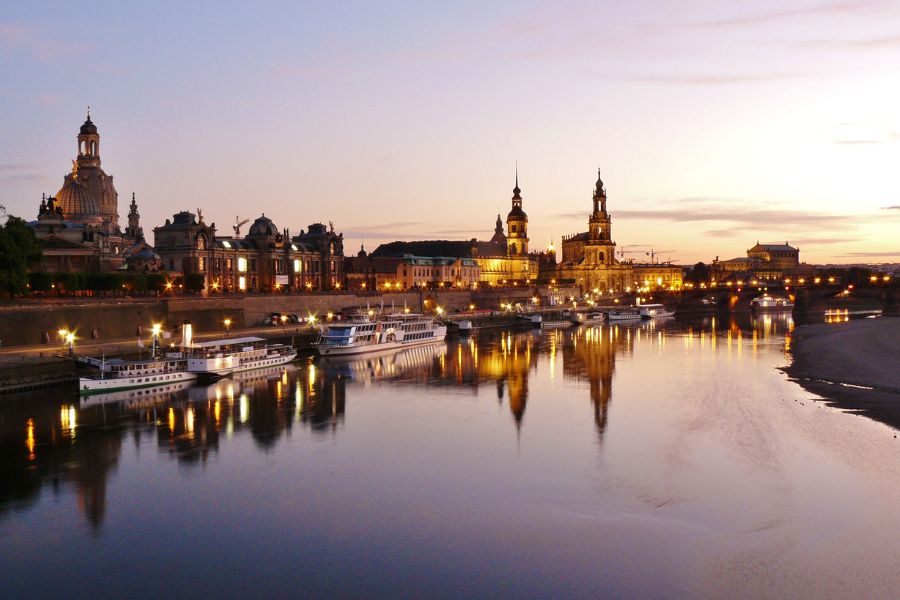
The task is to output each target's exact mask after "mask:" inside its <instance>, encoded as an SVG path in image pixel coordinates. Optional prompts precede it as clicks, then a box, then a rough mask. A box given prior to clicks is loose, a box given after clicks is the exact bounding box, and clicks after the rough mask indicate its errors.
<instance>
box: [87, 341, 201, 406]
mask: <svg viewBox="0 0 900 600" xmlns="http://www.w3.org/2000/svg"><path fill="white" fill-rule="evenodd" d="M79 362H83V363H86V364H90V365H91V366H94V367H97V368H98V369H99V371H100V373H99V375H97V376H94V377H80V378H79V379H78V390H79V391H80V392H81V394H82V395H84V396H88V395H91V394H102V393H105V392H115V391H119V390H127V389H134V388H149V387H156V386H160V385H171V384H174V383H182V382H188V381H193V380H194V379H197V374H196V373H191V372H190V371H189V370H188V369H187V360H186V359H185V358H184V356H183V355H182V354H181V353H180V352H178V353H170V354H167V355H166V356H164V357H161V358H155V359H154V358H151V359H147V360H123V359H121V358H114V359H111V360H105V359H88V358H82V359H79Z"/></svg>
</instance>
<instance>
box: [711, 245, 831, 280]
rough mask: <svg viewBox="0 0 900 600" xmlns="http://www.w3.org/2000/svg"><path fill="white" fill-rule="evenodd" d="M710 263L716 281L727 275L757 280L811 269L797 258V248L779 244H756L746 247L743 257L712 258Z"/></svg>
mask: <svg viewBox="0 0 900 600" xmlns="http://www.w3.org/2000/svg"><path fill="white" fill-rule="evenodd" d="M710 267H711V271H712V274H713V277H714V278H715V279H716V280H717V281H721V280H726V279H729V278H732V279H740V278H747V279H749V278H751V277H752V278H754V279H761V280H772V279H783V278H784V277H788V276H793V275H804V274H807V273H812V272H813V270H814V269H813V268H812V267H810V266H808V265H806V266H804V265H803V264H802V263H801V262H800V249H799V248H796V247H794V246H791V245H790V244H789V243H788V242H785V243H783V244H760V243H759V241H757V242H756V245H755V246H753V247H752V248H749V249H748V250H747V256H746V257H737V258H731V259H728V260H722V261H720V260H718V259H716V260H714V261H713V263H712V265H711V266H710Z"/></svg>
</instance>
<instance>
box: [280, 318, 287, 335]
mask: <svg viewBox="0 0 900 600" xmlns="http://www.w3.org/2000/svg"><path fill="white" fill-rule="evenodd" d="M285 323H287V315H281V332H282V333H285V328H284V324H285Z"/></svg>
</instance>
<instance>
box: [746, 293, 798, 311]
mask: <svg viewBox="0 0 900 600" xmlns="http://www.w3.org/2000/svg"><path fill="white" fill-rule="evenodd" d="M793 308H794V303H793V302H791V301H790V300H789V299H788V298H782V297H779V296H770V295H768V294H763V295H762V296H757V297H756V298H754V299H753V300H751V301H750V310H760V311H762V310H771V311H777V310H793Z"/></svg>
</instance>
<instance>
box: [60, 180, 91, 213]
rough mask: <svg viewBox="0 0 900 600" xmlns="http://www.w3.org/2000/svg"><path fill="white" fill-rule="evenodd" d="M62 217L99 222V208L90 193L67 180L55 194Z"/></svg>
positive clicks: (84, 187) (76, 182)
mask: <svg viewBox="0 0 900 600" xmlns="http://www.w3.org/2000/svg"><path fill="white" fill-rule="evenodd" d="M56 202H57V204H58V205H59V207H60V208H62V211H63V216H64V217H65V218H66V219H71V220H75V221H78V220H85V219H91V220H100V208H99V207H98V206H97V200H96V199H95V198H94V196H93V194H91V191H90V190H89V189H87V186H84V185H82V184H80V183H78V181H76V180H74V179H70V180H68V181H67V182H66V183H65V184H64V185H63V186H62V189H61V190H59V191H58V192H57V193H56Z"/></svg>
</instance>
